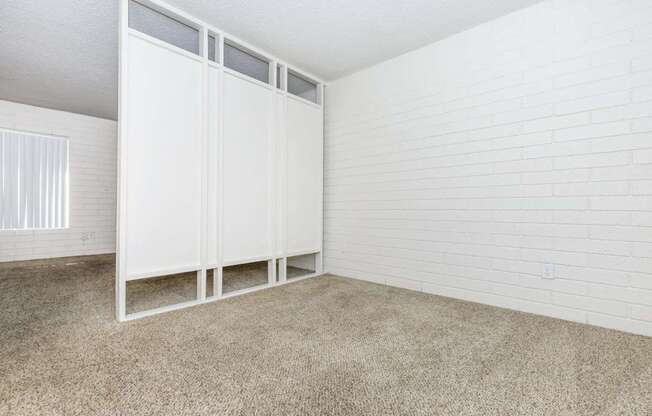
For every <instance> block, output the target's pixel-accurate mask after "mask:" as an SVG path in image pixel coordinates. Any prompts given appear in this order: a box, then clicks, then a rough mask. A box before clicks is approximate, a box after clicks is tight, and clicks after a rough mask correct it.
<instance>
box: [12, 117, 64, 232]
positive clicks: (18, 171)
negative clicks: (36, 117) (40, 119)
mask: <svg viewBox="0 0 652 416" xmlns="http://www.w3.org/2000/svg"><path fill="white" fill-rule="evenodd" d="M67 226H68V139H66V138H64V137H56V136H48V135H41V134H34V133H28V132H20V131H14V130H6V129H0V229H3V230H26V229H57V228H66V227H67Z"/></svg>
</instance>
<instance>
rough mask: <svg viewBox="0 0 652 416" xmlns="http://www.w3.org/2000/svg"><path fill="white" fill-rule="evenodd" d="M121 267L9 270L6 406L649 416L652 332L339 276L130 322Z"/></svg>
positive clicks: (1, 346)
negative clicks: (118, 308) (120, 288)
mask: <svg viewBox="0 0 652 416" xmlns="http://www.w3.org/2000/svg"><path fill="white" fill-rule="evenodd" d="M71 263H75V264H71ZM66 264H67V265H66ZM114 270H115V265H114V262H113V256H97V257H85V258H73V259H70V258H69V259H61V260H59V259H56V260H47V261H44V260H39V261H34V262H27V263H5V264H0V305H2V308H3V309H2V313H1V314H0V333H1V334H2V342H0V374H2V383H0V414H2V415H12V416H22V415H25V416H27V415H29V416H32V415H85V416H92V415H106V416H109V415H111V416H113V415H175V416H182V415H193V416H198V415H234V416H235V415H239V416H242V415H283V416H293V415H297V416H299V415H301V416H304V415H331V416H350V415H361V416H366V415H369V416H378V415H415V416H418V415H424V416H425V415H428V416H430V415H439V416H449V415H450V416H493V415H510V416H520V415H523V416H543V415H564V416H611V415H622V416H642V415H649V414H652V359H651V358H652V338H647V337H642V336H636V335H630V334H625V333H621V332H616V331H612V330H607V329H601V328H596V327H591V326H588V325H582V324H577V323H571V322H566V321H560V320H556V319H552V318H546V317H541V316H536V315H529V314H525V313H521V312H514V311H510V310H505V309H499V308H495V307H491V306H484V305H480V304H474V303H468V302H463V301H458V300H453V299H447V298H442V297H438V296H433V295H430V294H425V293H419V292H415V291H410V290H404V289H396V288H391V287H387V286H381V285H377V284H373V283H368V282H362V281H359V280H352V279H345V278H340V277H335V276H325V277H318V278H313V279H308V280H303V281H301V282H297V283H291V284H288V285H284V286H281V287H276V288H272V289H269V290H264V291H260V292H256V293H253V294H248V295H243V296H240V297H237V298H231V299H227V300H223V301H220V302H215V303H211V304H206V305H202V306H197V307H194V308H189V309H185V310H181V311H175V312H170V313H166V314H163V315H158V316H155V317H150V318H145V319H141V320H138V321H134V322H127V323H121V324H120V323H117V322H115V320H114V312H113V290H114V284H115V283H114ZM135 283H137V282H135ZM168 293H169V294H170V299H171V300H172V299H175V298H176V296H178V295H177V294H174V293H170V292H168Z"/></svg>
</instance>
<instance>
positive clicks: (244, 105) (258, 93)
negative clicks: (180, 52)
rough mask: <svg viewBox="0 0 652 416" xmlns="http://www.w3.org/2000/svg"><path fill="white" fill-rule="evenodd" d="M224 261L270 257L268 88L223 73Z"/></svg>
mask: <svg viewBox="0 0 652 416" xmlns="http://www.w3.org/2000/svg"><path fill="white" fill-rule="evenodd" d="M223 89H224V91H223V92H224V95H223V97H224V98H223V99H224V115H223V123H224V127H223V128H224V130H223V134H224V137H223V141H224V144H223V152H224V153H223V160H224V181H223V183H224V195H223V198H224V199H223V200H224V202H223V204H224V219H223V226H224V237H223V238H224V240H223V241H224V247H223V253H224V261H225V262H235V261H240V260H246V259H252V258H258V257H266V256H271V251H272V250H271V193H270V185H271V180H272V169H271V129H272V116H273V106H272V104H273V101H272V91H271V90H269V89H267V88H265V87H263V86H260V85H257V84H255V83H252V82H250V81H246V80H243V79H241V78H239V77H237V76H234V75H231V74H229V73H224V86H223Z"/></svg>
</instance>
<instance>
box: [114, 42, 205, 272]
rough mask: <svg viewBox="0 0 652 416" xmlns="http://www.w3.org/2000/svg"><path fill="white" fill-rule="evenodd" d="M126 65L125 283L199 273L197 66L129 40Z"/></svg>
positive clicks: (199, 88) (199, 84)
mask: <svg viewBox="0 0 652 416" xmlns="http://www.w3.org/2000/svg"><path fill="white" fill-rule="evenodd" d="M128 62H129V63H128V70H127V77H128V78H127V79H128V86H127V90H126V92H127V100H128V106H127V108H126V114H125V115H124V116H125V118H126V119H125V122H126V132H127V137H128V138H129V140H126V141H124V142H123V154H125V156H126V174H127V177H128V182H127V184H126V187H125V191H126V192H125V193H124V195H125V198H126V205H127V207H126V208H127V216H126V218H125V224H124V228H125V232H126V242H127V245H126V253H122V254H124V256H123V260H124V262H125V265H124V266H125V268H126V272H127V278H128V279H134V278H139V277H149V276H156V275H157V274H167V273H173V272H179V271H188V270H191V271H192V270H198V269H200V268H201V267H200V266H201V263H200V261H201V260H200V227H201V224H200V214H201V197H202V192H201V180H202V171H201V167H202V166H201V157H202V136H201V115H202V111H201V103H202V68H201V62H200V61H198V60H197V59H196V58H193V57H188V56H185V55H182V54H180V53H175V52H171V51H170V50H168V49H166V48H165V47H163V46H160V45H158V44H156V43H154V42H152V41H151V40H149V39H145V38H144V37H141V36H138V35H135V34H131V35H130V36H129V61H128Z"/></svg>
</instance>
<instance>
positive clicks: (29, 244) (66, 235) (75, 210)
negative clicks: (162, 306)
mask: <svg viewBox="0 0 652 416" xmlns="http://www.w3.org/2000/svg"><path fill="white" fill-rule="evenodd" d="M0 127H4V128H10V129H16V130H25V131H32V132H37V133H45V134H57V135H63V136H67V137H69V139H70V142H69V143H70V144H69V146H70V147H69V158H70V161H69V162H70V202H69V204H70V205H69V214H70V217H69V225H70V227H69V228H68V229H65V230H47V231H43V230H39V231H36V230H33V231H30V230H24V231H22V230H21V231H3V230H0V261H13V260H27V259H39V258H49V257H63V256H76V255H86V254H100V253H114V252H115V206H116V154H117V126H116V122H115V121H111V120H104V119H99V118H94V117H88V116H83V115H79V114H72V113H66V112H62V111H54V110H49V109H45V108H40V107H33V106H29V105H23V104H16V103H12V102H8V101H0Z"/></svg>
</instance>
